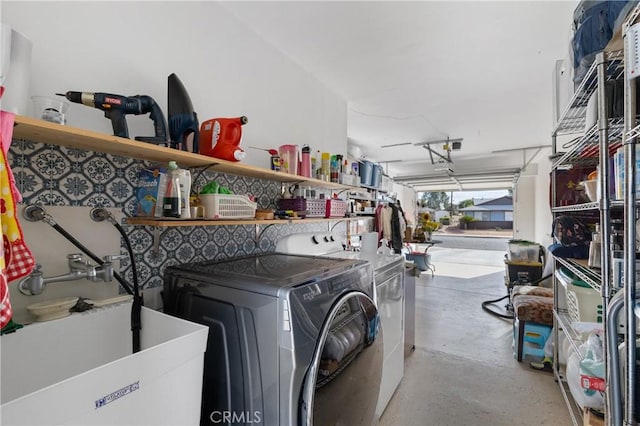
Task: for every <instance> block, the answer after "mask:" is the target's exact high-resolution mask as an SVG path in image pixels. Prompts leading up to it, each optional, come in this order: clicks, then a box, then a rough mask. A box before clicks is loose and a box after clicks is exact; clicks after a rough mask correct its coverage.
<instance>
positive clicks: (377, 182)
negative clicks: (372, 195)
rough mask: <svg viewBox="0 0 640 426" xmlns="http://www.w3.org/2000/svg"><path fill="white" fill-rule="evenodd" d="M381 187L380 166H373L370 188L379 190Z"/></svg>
mask: <svg viewBox="0 0 640 426" xmlns="http://www.w3.org/2000/svg"><path fill="white" fill-rule="evenodd" d="M381 185H382V166H381V165H380V164H374V165H373V166H372V169H371V186H373V187H374V188H380V186H381Z"/></svg>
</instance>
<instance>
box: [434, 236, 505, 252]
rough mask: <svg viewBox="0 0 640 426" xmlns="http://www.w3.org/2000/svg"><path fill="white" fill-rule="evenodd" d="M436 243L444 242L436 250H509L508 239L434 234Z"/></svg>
mask: <svg viewBox="0 0 640 426" xmlns="http://www.w3.org/2000/svg"><path fill="white" fill-rule="evenodd" d="M433 239H434V240H435V241H442V243H440V244H436V246H435V247H434V248H436V247H437V248H456V249H469V250H496V251H502V252H505V253H506V252H507V249H508V248H509V246H508V244H507V242H508V241H509V240H510V238H508V237H475V236H464V237H463V236H453V235H445V234H438V233H436V234H434V235H433Z"/></svg>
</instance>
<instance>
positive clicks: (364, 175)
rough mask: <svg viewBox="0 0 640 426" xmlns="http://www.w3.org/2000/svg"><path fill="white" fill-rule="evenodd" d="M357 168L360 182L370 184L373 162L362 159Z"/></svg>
mask: <svg viewBox="0 0 640 426" xmlns="http://www.w3.org/2000/svg"><path fill="white" fill-rule="evenodd" d="M359 163H360V164H359V167H358V169H359V170H360V184H362V185H366V186H371V177H372V175H373V163H372V162H371V161H367V160H363V161H360V162H359Z"/></svg>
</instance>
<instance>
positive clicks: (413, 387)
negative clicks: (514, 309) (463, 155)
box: [380, 242, 571, 426]
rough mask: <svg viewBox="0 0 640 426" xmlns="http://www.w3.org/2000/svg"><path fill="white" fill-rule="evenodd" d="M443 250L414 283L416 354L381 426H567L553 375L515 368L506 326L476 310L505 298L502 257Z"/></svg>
mask: <svg viewBox="0 0 640 426" xmlns="http://www.w3.org/2000/svg"><path fill="white" fill-rule="evenodd" d="M504 244H505V249H506V243H504ZM444 246H449V247H456V245H452V244H446V242H445V244H442V246H436V247H433V248H432V249H430V250H429V253H431V254H432V263H433V264H434V265H435V266H436V273H435V277H434V278H432V277H431V274H430V273H427V272H423V273H422V275H421V276H420V278H419V279H417V280H416V342H415V343H416V350H415V352H414V353H413V354H412V355H410V356H409V358H408V359H407V360H406V363H405V374H404V379H403V380H402V382H401V384H400V387H399V388H398V390H397V391H396V393H395V395H394V397H393V399H392V400H391V402H390V403H389V405H388V406H387V409H386V411H385V413H384V414H383V416H382V418H381V419H380V425H384V426H391V425H393V426H409V425H425V426H436V425H456V426H460V425H474V426H477V425H492V426H497V425H509V426H514V425H553V426H559V425H570V424H571V419H570V417H569V414H568V412H567V408H566V406H565V405H564V401H563V399H562V395H561V393H560V389H559V387H558V385H557V384H556V382H555V381H554V379H553V375H552V373H546V372H539V371H535V370H531V369H530V368H529V364H528V362H523V363H518V362H517V361H516V360H515V359H514V358H513V354H512V348H511V343H512V334H511V333H512V329H511V322H510V320H504V319H500V318H498V317H495V316H492V315H490V314H488V313H486V312H485V311H483V310H482V307H481V303H482V302H483V301H485V300H491V299H497V298H498V297H501V296H504V295H506V287H505V285H504V261H503V258H504V254H505V250H474V249H461V248H443V247H444ZM457 246H460V245H457ZM498 247H499V246H498ZM503 302H504V303H506V299H505V300H504V301H503ZM503 302H500V303H499V304H498V306H499V307H502V306H503V305H504V303H503Z"/></svg>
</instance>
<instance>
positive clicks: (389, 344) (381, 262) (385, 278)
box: [276, 232, 405, 418]
mask: <svg viewBox="0 0 640 426" xmlns="http://www.w3.org/2000/svg"><path fill="white" fill-rule="evenodd" d="M276 252H280V253H297V254H304V255H314V256H323V257H333V258H347V259H358V260H366V261H369V262H370V263H371V264H372V266H373V270H374V281H375V284H376V295H375V297H374V300H375V301H376V304H377V306H378V311H379V312H380V317H381V322H382V330H383V333H382V341H383V345H384V349H383V353H384V356H383V358H384V361H383V367H382V381H381V384H380V394H379V397H378V404H377V406H376V416H377V417H378V418H379V417H380V416H381V415H382V413H383V412H384V410H385V408H386V407H387V405H388V403H389V401H390V400H391V397H392V396H393V393H394V392H395V390H396V389H397V388H398V386H399V385H400V381H401V380H402V377H403V376H404V325H405V324H404V310H405V291H404V290H405V289H404V272H405V271H404V256H403V255H402V254H391V255H384V254H365V253H362V252H357V251H345V250H344V249H343V247H342V243H341V242H340V240H339V239H338V238H336V237H335V236H334V235H332V234H331V232H306V233H300V234H291V235H288V236H286V237H284V238H282V239H281V240H279V241H278V243H277V244H276Z"/></svg>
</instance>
